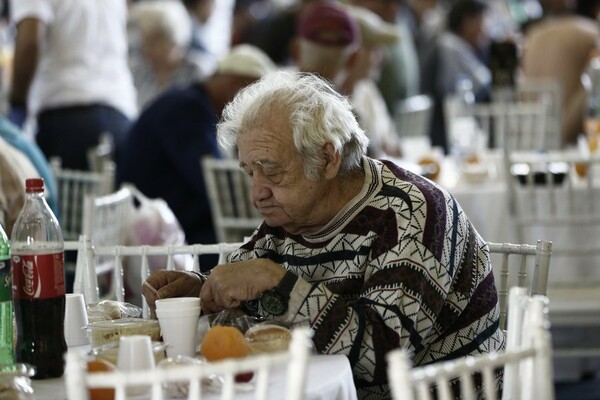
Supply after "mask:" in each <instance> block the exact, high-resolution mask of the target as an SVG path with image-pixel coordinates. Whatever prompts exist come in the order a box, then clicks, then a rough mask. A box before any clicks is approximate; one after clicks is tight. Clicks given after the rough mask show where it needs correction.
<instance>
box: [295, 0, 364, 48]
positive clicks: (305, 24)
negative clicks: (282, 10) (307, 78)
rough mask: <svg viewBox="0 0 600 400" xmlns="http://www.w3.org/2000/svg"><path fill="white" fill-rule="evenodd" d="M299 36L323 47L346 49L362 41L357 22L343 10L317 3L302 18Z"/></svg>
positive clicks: (331, 5) (328, 4) (333, 5)
mask: <svg viewBox="0 0 600 400" xmlns="http://www.w3.org/2000/svg"><path fill="white" fill-rule="evenodd" d="M298 36H300V37H301V38H303V39H306V40H310V41H311V42H314V43H316V44H320V45H323V46H338V47H346V46H349V45H351V44H356V43H358V42H359V41H360V31H359V28H358V24H357V22H356V21H355V20H354V19H353V18H352V17H351V16H350V14H348V13H347V12H346V10H344V9H343V8H341V7H339V6H336V5H335V4H331V3H316V4H314V5H312V6H310V7H309V8H308V9H307V10H306V11H305V12H304V13H303V14H302V15H301V16H300V21H299V23H298Z"/></svg>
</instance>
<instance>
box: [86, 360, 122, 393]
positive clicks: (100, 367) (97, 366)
mask: <svg viewBox="0 0 600 400" xmlns="http://www.w3.org/2000/svg"><path fill="white" fill-rule="evenodd" d="M115 369H116V367H115V365H114V364H112V363H110V362H108V361H106V360H101V359H95V360H89V361H88V362H87V370H88V373H90V374H91V373H95V372H110V371H114V370H115ZM89 393H90V400H113V399H114V398H115V390H114V389H112V388H94V389H89Z"/></svg>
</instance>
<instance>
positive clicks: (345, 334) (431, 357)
mask: <svg viewBox="0 0 600 400" xmlns="http://www.w3.org/2000/svg"><path fill="white" fill-rule="evenodd" d="M363 165H364V170H365V183H364V186H363V188H362V190H361V192H360V194H359V195H357V196H356V197H355V198H354V199H353V201H351V202H350V203H349V204H347V205H346V207H345V208H343V209H342V210H341V211H340V212H339V214H338V215H337V216H336V217H335V218H334V219H332V220H331V221H330V222H329V224H328V225H327V226H326V227H324V228H323V229H322V230H321V231H320V232H318V233H314V234H306V235H292V234H289V233H287V232H285V231H284V230H282V229H281V228H271V227H269V226H267V225H265V224H262V225H261V226H260V227H259V228H258V230H257V231H256V232H255V233H254V235H253V236H252V238H251V240H250V242H248V243H246V244H245V245H244V246H242V248H240V249H239V250H237V251H236V252H234V253H232V254H231V256H230V261H232V262H233V261H240V260H247V259H251V258H269V259H271V260H273V261H275V262H277V263H279V264H281V265H283V266H284V267H285V268H286V269H288V270H290V271H292V272H294V273H295V274H297V275H298V276H299V277H300V279H299V280H298V281H297V283H296V285H295V286H294V289H293V291H292V293H291V296H290V304H289V308H288V311H287V315H286V316H287V317H288V318H290V319H295V320H296V321H297V320H306V319H308V321H309V322H310V325H311V327H312V328H313V330H314V337H313V340H314V343H315V346H316V348H317V351H318V352H319V353H325V354H346V355H347V356H348V358H349V360H350V363H351V365H352V368H353V374H354V380H355V383H356V386H357V388H358V392H359V397H360V398H361V399H386V398H389V397H390V393H389V387H388V385H387V377H386V362H385V355H386V353H387V352H388V351H390V350H391V349H394V348H397V347H403V348H406V349H408V350H409V351H410V353H411V354H412V360H413V363H414V364H415V365H423V364H428V363H432V362H435V361H442V360H447V359H452V358H456V357H461V356H465V355H468V354H477V353H484V352H491V351H497V350H501V349H503V348H504V342H505V338H504V335H503V333H502V331H501V330H500V329H499V326H498V317H499V309H498V301H497V300H498V299H497V292H496V287H495V284H494V277H493V274H492V268H491V263H490V258H489V251H488V248H487V245H486V244H485V242H484V240H483V239H482V238H481V237H480V236H479V234H478V233H477V231H476V230H475V229H474V228H473V226H472V225H471V223H470V222H469V220H468V219H467V217H466V215H465V214H464V212H463V211H462V209H461V208H460V206H459V205H458V203H457V202H456V200H454V198H453V197H452V196H451V195H450V194H449V193H447V192H446V191H445V190H444V189H442V188H440V187H439V186H437V185H435V184H434V183H432V182H431V181H428V180H426V179H425V178H423V177H421V176H418V175H415V174H412V173H410V172H408V171H405V170H403V169H401V168H400V167H398V166H396V165H394V164H393V163H391V162H389V161H376V160H372V159H369V158H365V160H364V163H363ZM258 313H259V314H262V315H264V312H263V311H262V310H261V309H260V308H259V309H258Z"/></svg>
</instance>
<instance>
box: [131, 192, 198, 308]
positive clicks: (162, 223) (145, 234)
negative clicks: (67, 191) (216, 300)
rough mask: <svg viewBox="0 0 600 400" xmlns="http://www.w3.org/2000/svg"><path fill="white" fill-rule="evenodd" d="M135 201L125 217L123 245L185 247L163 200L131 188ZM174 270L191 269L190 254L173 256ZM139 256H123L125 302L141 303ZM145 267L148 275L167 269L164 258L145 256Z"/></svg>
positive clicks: (182, 238)
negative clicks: (128, 289)
mask: <svg viewBox="0 0 600 400" xmlns="http://www.w3.org/2000/svg"><path fill="white" fill-rule="evenodd" d="M131 189H132V191H133V193H134V194H135V197H136V200H137V201H138V202H139V205H138V207H135V208H134V209H133V210H131V212H130V213H129V215H128V218H127V223H126V226H127V228H126V233H125V244H126V245H129V246H141V245H149V246H168V245H185V244H186V243H185V233H184V232H183V229H182V228H181V225H180V224H179V221H177V218H176V217H175V214H174V213H173V211H172V210H171V208H170V207H169V205H168V204H167V202H166V201H165V200H163V199H160V198H157V199H150V198H148V197H146V196H145V195H144V194H143V193H141V192H140V191H139V190H137V189H136V188H131ZM173 263H174V267H175V269H177V270H191V269H192V266H193V257H192V256H191V255H190V254H176V255H173ZM141 265H142V259H141V257H135V256H131V257H127V258H126V259H125V260H124V265H123V268H124V269H125V271H126V272H125V284H126V287H127V288H131V290H130V291H127V290H126V291H127V293H128V294H127V296H128V297H127V300H128V301H130V302H132V303H134V304H142V299H141V292H140V280H141V277H140V271H141ZM148 267H149V269H150V271H151V272H154V271H157V270H159V269H163V268H166V267H167V256H161V255H152V256H148Z"/></svg>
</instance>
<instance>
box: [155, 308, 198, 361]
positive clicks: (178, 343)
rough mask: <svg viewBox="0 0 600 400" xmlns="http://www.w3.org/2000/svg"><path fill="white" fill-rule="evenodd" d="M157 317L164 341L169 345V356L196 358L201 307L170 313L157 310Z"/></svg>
mask: <svg viewBox="0 0 600 400" xmlns="http://www.w3.org/2000/svg"><path fill="white" fill-rule="evenodd" d="M156 316H157V317H158V323H159V324H160V331H161V333H162V337H163V340H164V342H165V343H167V356H168V357H177V356H188V357H194V356H195V354H196V333H197V331H198V319H199V318H200V307H197V308H193V309H187V310H179V311H169V312H165V311H159V310H157V312H156Z"/></svg>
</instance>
